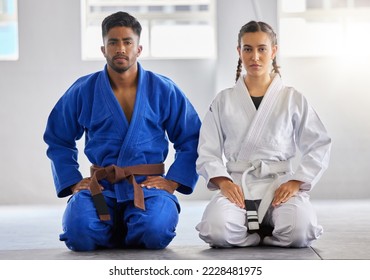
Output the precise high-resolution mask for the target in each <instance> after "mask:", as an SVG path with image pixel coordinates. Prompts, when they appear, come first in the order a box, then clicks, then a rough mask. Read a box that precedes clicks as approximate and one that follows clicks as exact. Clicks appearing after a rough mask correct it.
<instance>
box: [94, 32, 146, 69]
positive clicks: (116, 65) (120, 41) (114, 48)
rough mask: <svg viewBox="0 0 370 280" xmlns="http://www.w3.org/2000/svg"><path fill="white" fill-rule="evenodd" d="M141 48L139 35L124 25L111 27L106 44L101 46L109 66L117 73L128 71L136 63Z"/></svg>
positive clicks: (105, 38)
mask: <svg viewBox="0 0 370 280" xmlns="http://www.w3.org/2000/svg"><path fill="white" fill-rule="evenodd" d="M141 50H142V46H140V45H139V36H138V35H136V34H135V33H134V32H133V30H132V28H130V27H124V26H117V27H113V28H111V29H110V30H109V31H108V33H107V35H106V36H105V37H104V46H102V47H101V51H102V53H103V55H104V57H105V58H106V60H107V64H108V67H110V68H111V69H112V70H114V71H116V72H117V73H123V72H126V71H127V70H129V69H130V68H131V66H133V65H135V64H136V61H137V58H138V57H139V56H140V54H141Z"/></svg>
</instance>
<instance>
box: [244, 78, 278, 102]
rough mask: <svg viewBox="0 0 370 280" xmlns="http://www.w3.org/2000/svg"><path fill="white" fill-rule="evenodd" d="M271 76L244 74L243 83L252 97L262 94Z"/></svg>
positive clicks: (268, 84) (269, 82)
mask: <svg viewBox="0 0 370 280" xmlns="http://www.w3.org/2000/svg"><path fill="white" fill-rule="evenodd" d="M271 81H272V78H271V76H270V75H264V76H258V77H251V76H248V75H246V76H245V78H244V82H245V85H246V86H247V88H248V91H249V94H250V95H251V96H254V97H259V96H264V95H265V93H266V91H267V89H268V87H269V86H270V84H271Z"/></svg>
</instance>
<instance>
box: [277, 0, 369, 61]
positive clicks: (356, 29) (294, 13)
mask: <svg viewBox="0 0 370 280" xmlns="http://www.w3.org/2000/svg"><path fill="white" fill-rule="evenodd" d="M369 15H370V1H368V0H294V1H291V0H280V1H279V18H280V24H279V40H280V41H279V44H280V52H281V55H283V56H290V57H298V56H299V57H313V56H336V55H343V54H346V55H348V54H349V52H350V53H351V55H358V54H361V53H360V52H359V50H360V49H363V52H362V54H361V55H364V52H365V49H366V48H367V46H368V45H369V44H370V37H369V36H368V34H369V30H370V16H369Z"/></svg>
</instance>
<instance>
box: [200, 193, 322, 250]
mask: <svg viewBox="0 0 370 280" xmlns="http://www.w3.org/2000/svg"><path fill="white" fill-rule="evenodd" d="M262 224H265V225H270V226H272V227H273V228H274V230H273V232H272V236H266V237H265V238H264V239H263V240H262V244H264V245H270V246H281V247H307V246H310V244H311V242H312V241H313V240H315V239H317V238H319V237H320V236H321V234H322V233H323V228H322V227H321V226H320V225H318V224H317V218H316V213H315V211H314V209H313V207H312V204H311V203H310V201H309V195H308V194H307V193H305V192H299V193H298V194H297V195H295V196H293V197H292V198H290V199H289V200H288V201H287V202H285V203H283V204H281V205H279V206H277V207H272V206H270V208H269V210H268V211H267V213H266V215H265V218H264V220H263V223H262ZM196 230H198V231H199V237H200V238H201V239H203V240H204V241H205V242H206V243H208V244H209V245H210V246H212V247H246V246H257V245H259V244H260V243H261V242H260V241H261V240H260V236H259V235H258V233H252V234H249V233H248V232H247V230H248V228H247V225H246V210H245V209H241V208H239V207H238V206H236V205H235V204H234V203H232V202H230V200H228V199H227V198H226V197H225V196H223V195H222V194H221V193H220V192H219V193H218V194H216V195H215V196H214V197H213V198H212V200H211V201H210V202H209V204H208V205H207V207H206V209H205V211H204V213H203V217H202V220H201V222H200V223H199V224H198V225H197V226H196Z"/></svg>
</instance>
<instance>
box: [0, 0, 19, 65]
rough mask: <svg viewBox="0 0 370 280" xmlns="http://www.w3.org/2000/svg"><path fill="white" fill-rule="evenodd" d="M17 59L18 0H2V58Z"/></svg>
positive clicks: (0, 5)
mask: <svg viewBox="0 0 370 280" xmlns="http://www.w3.org/2000/svg"><path fill="white" fill-rule="evenodd" d="M17 59H18V18H17V0H0V60H17Z"/></svg>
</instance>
